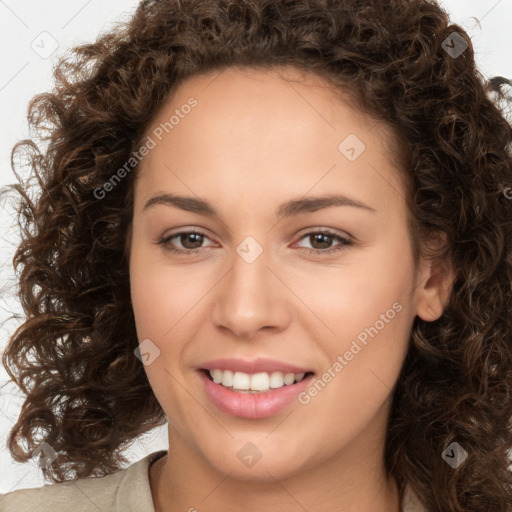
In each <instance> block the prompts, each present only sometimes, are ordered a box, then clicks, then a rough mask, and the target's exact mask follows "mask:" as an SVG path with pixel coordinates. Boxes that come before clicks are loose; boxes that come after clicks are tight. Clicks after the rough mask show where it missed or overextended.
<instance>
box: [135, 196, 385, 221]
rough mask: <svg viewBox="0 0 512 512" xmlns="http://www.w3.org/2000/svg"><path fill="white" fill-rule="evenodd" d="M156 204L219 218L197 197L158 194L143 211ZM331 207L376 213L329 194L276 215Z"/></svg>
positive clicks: (292, 202)
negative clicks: (351, 208) (343, 207)
mask: <svg viewBox="0 0 512 512" xmlns="http://www.w3.org/2000/svg"><path fill="white" fill-rule="evenodd" d="M157 204H163V205H169V206H174V207H176V208H179V209H181V210H185V211H187V212H192V213H197V214H199V215H207V216H209V217H219V215H218V213H217V210H216V209H215V208H214V207H213V205H212V204H211V203H210V202H208V201H207V200H206V199H202V198H198V197H190V196H180V195H176V194H170V193H166V194H158V195H156V196H154V197H151V198H150V199H148V201H147V202H146V204H145V205H144V207H143V210H146V209H147V208H149V207H151V206H154V205H157ZM331 206H353V207H356V208H360V209H362V210H367V211H370V212H374V213H375V212H376V211H377V210H375V208H372V207H371V206H368V205H367V204H364V203H362V202H361V201H356V200H355V199H351V198H350V197H347V196H344V195H341V194H329V195H322V196H316V197H305V198H299V199H291V200H289V201H286V202H285V203H283V204H282V205H281V206H280V207H279V208H278V210H277V212H276V213H277V218H278V219H283V218H285V217H292V216H295V215H300V214H302V213H311V212H316V211H317V210H322V209H324V208H329V207H331Z"/></svg>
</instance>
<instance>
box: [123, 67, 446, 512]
mask: <svg viewBox="0 0 512 512" xmlns="http://www.w3.org/2000/svg"><path fill="white" fill-rule="evenodd" d="M284 78H288V79H293V80H294V81H293V82H288V81H287V80H285V79H284ZM190 97H194V98H195V99H196V100H197V102H198V104H197V106H196V107H195V108H193V109H192V110H191V112H190V113H189V114H188V115H186V116H184V117H183V119H180V122H179V124H178V125H176V126H175V127H174V129H173V130H172V131H170V132H169V134H167V135H165V133H164V135H165V136H164V137H163V138H162V140H161V141H159V142H158V144H157V145H156V147H155V148H153V149H152V150H151V151H150V152H149V154H148V155H147V156H146V157H145V158H144V160H143V162H142V165H141V168H140V174H139V175H138V176H137V181H136V184H135V189H134V215H133V224H132V229H131V233H130V245H129V255H130V276H131V294H132V302H133V309H134V314H135V319H136V326H137V334H138V338H139V340H140V341H142V340H144V339H147V338H149V339H150V340H151V341H152V342H153V343H154V344H155V345H156V346H157V347H158V348H159V350H160V355H159V356H158V357H157V358H156V359H155V360H154V361H153V362H152V363H151V364H150V365H147V366H145V370H146V372H147V376H148V378H149V381H150V384H151V386H152V388H153V390H154V392H155V395H156V397H157V398H158V400H159V402H160V404H161V406H162V408H163V410H164V411H165V413H166V415H167V417H168V418H169V445H170V447H171V453H170V454H168V455H167V456H164V457H163V458H161V459H159V460H158V461H157V462H155V463H154V464H153V465H152V466H151V467H150V471H149V477H150V485H151V491H152V495H153V500H154V503H155V509H156V511H157V512H170V511H173V512H174V511H176V512H177V511H186V510H194V509H197V510H198V511H200V512H207V511H208V512H210V511H211V512H213V511H218V510H223V511H239V510H242V509H243V510H245V511H248V512H256V511H262V510H280V511H281V512H292V511H294V512H296V511H297V510H299V509H300V507H303V509H306V510H308V511H309V512H320V511H327V510H339V511H342V510H343V511H361V512H362V511H368V512H369V511H374V510H381V511H389V512H398V511H399V495H398V492H397V488H396V484H395V482H394V481H393V480H392V479H387V478H386V476H385V472H384V440H385V435H386V422H387V419H388V416H389V411H390V406H391V398H392V395H391V393H392V389H393V386H394V385H395V383H396V381H397V378H398V375H399V372H400V369H401V367H402V364H403V361H404V358H405V355H406V351H407V346H408V341H409V336H410V331H411V327H412V323H413V321H414V318H415V316H416V315H418V316H420V317H421V318H422V319H424V320H426V321H433V320H436V319H437V318H439V316H440V315H441V314H442V312H443V308H444V306H445V305H446V303H447V299H448V295H449V285H450V282H451V273H450V272H447V271H446V266H444V267H441V266H440V265H434V264H432V263H430V262H429V261H427V260H422V261H421V262H420V264H419V265H418V266H415V265H414V260H413V256H412V249H411V238H410V234H409V232H408V230H407V225H406V205H405V199H404V194H405V192H404V188H403V186H402V184H401V181H400V178H399V172H398V170H397V169H396V168H395V167H394V164H393V163H392V158H391V155H390V151H389V147H388V145H387V144H386V142H385V141H386V139H385V137H384V134H385V133H387V132H386V130H387V127H386V126H384V125H382V124H380V123H377V122H376V121H375V120H373V119H371V118H370V117H367V116H366V115H363V114H362V113H361V112H359V111H356V110H354V109H352V108H351V107H349V106H348V104H347V103H346V102H345V101H344V100H343V99H342V97H341V96H340V95H339V94H338V95H337V96H335V93H334V92H333V89H332V87H331V86H329V84H327V83H326V82H325V81H324V80H323V79H322V78H320V77H318V76H315V75H309V74H304V73H302V72H299V71H298V70H294V69H293V68H278V69H276V70H273V71H270V70H262V69H250V70H249V69H234V68H228V69H226V70H223V71H221V72H219V71H216V72H210V73H207V74H203V75H196V76H194V77H192V78H189V79H188V80H186V81H185V82H184V83H182V84H181V85H180V86H179V87H178V88H177V89H176V91H175V93H174V94H173V95H172V96H171V97H169V98H168V99H167V101H166V102H165V104H164V105H163V107H162V108H161V110H160V111H159V113H158V115H157V116H156V117H155V118H154V120H153V122H152V123H151V126H150V128H149V129H148V130H147V134H151V131H152V130H153V129H154V128H155V127H157V126H158V125H159V124H160V123H161V122H165V121H167V120H168V119H169V117H170V116H171V115H173V113H174V111H175V109H179V108H180V107H181V106H182V105H184V104H186V103H187V100H188V99H189V98H190ZM349 134H356V135H357V137H358V138H359V139H360V140H361V141H363V142H364V144H365V146H366V149H365V150H364V151H363V152H362V153H361V154H360V156H359V157H358V158H357V159H356V160H354V161H349V160H348V159H347V158H346V157H345V156H344V155H343V154H342V153H341V152H340V151H339V150H338V145H339V144H340V142H342V141H343V140H344V139H345V138H346V137H347V136H348V135H349ZM376 171H378V172H376ZM162 193H175V194H182V195H187V196H193V197H195V196H197V197H201V198H205V199H207V200H208V201H209V202H211V203H212V204H213V206H214V207H215V209H216V210H217V211H218V213H219V217H218V218H217V217H210V216H205V215H201V214H198V213H192V212H187V211H183V210H181V209H179V208H176V207H174V206H171V205H168V204H156V205H153V206H151V207H148V208H144V205H145V204H146V202H147V201H148V200H149V199H150V198H152V197H153V196H155V195H158V194H162ZM329 193H339V194H344V195H346V196H349V197H351V198H354V199H356V200H358V201H361V202H363V203H365V204H366V205H369V206H371V207H372V208H374V209H375V211H367V210H365V209H362V208H356V207H351V206H331V207H329V208H324V209H321V210H317V211H314V212H308V213H302V214H300V215H297V216H294V217H289V218H284V219H282V220H280V221H278V219H277V216H276V211H277V208H278V207H279V206H280V205H281V204H282V203H283V202H285V201H287V200H290V199H295V198H302V197H303V196H319V195H323V194H329ZM192 228H194V229H196V230H199V231H201V232H202V233H204V234H205V237H204V238H202V239H201V238H200V239H199V241H197V242H196V243H195V245H194V239H190V238H188V237H181V238H180V237H175V238H174V239H172V242H173V243H174V247H178V248H181V249H183V250H188V251H189V253H188V254H187V255H182V256H179V255H176V254H173V253H172V252H169V251H166V250H165V247H164V246H163V245H159V244H158V243H157V242H158V241H159V240H161V239H162V238H163V237H164V236H167V237H168V236H170V235H172V234H176V233H179V232H180V231H185V232H186V231H187V230H188V231H190V230H191V229H192ZM325 229H329V230H330V231H331V232H334V233H335V235H339V236H342V237H345V238H348V239H349V240H352V241H353V244H352V245H348V246H345V247H344V249H343V250H342V251H340V252H337V253H332V254H322V253H321V252H319V254H318V255H312V254H309V253H308V252H307V248H310V249H311V248H312V249H318V250H319V251H321V250H323V251H324V252H325V250H328V249H329V248H333V247H336V246H340V245H342V242H340V241H339V240H338V239H336V238H335V237H334V238H330V239H329V238H327V239H326V241H325V243H323V244H322V241H320V242H318V241H317V242H315V238H314V237H312V236H306V235H307V234H310V233H311V232H313V233H318V231H321V230H325ZM247 236H251V237H253V238H254V239H255V240H256V241H257V242H258V244H259V245H260V246H261V247H262V248H263V253H262V254H261V255H260V256H259V257H258V258H257V259H256V260H255V261H254V262H252V263H250V264H249V263H247V262H246V261H245V260H244V259H243V258H242V257H240V256H239V255H238V253H237V252H236V248H237V246H238V245H239V244H240V243H241V242H242V241H243V240H244V239H245V238H246V237H247ZM201 241H202V242H201ZM172 242H168V246H170V245H172ZM199 246H201V247H203V248H204V249H203V252H201V253H198V252H197V249H194V247H199ZM194 251H196V252H195V253H194ZM395 302H398V303H400V305H401V306H402V309H401V311H400V312H399V313H396V315H395V316H394V318H393V319H392V320H389V321H388V322H387V323H385V327H384V328H382V329H380V330H379V332H378V334H377V335H376V336H374V337H373V338H369V339H368V343H367V345H366V346H364V348H363V349H362V350H361V351H360V352H359V353H357V355H355V356H354V357H353V359H352V360H351V361H349V362H348V364H347V365H346V366H345V367H344V368H343V370H342V371H341V372H339V373H337V374H336V377H335V378H332V380H331V381H330V382H329V383H328V385H326V386H325V388H324V389H323V390H322V391H321V392H320V393H318V394H317V396H315V397H314V398H312V399H311V401H310V402H309V403H308V404H307V405H302V404H300V403H298V402H297V401H294V402H293V403H292V405H290V406H288V407H287V408H285V409H284V410H283V411H281V412H279V413H278V414H276V415H274V416H271V417H269V418H263V419H257V420H251V419H244V418H237V417H234V416H231V415H228V414H226V413H224V412H221V411H220V410H219V409H217V408H216V406H215V405H214V404H213V403H211V401H210V400H209V399H208V397H207V396H206V394H205V393H204V391H203V388H202V386H201V383H200V381H199V380H198V377H197V373H196V368H197V367H198V366H200V364H201V363H202V362H204V361H207V360H209V359H214V358H217V357H239V358H245V359H254V358H256V357H269V358H274V359H278V360H283V361H288V362H290V363H292V364H296V365H299V366H303V367H307V368H312V369H313V370H314V372H315V373H316V375H317V376H321V375H322V374H323V373H324V372H325V371H326V370H327V369H328V368H329V367H332V365H333V363H334V362H335V361H336V360H337V358H338V356H339V355H343V354H344V353H345V352H346V351H347V350H348V349H349V347H350V345H351V343H352V341H353V340H355V339H356V337H357V335H358V334H359V333H361V332H362V331H364V329H365V327H370V326H372V325H374V324H375V322H376V321H377V320H379V318H381V316H380V315H381V314H384V313H386V311H387V310H389V309H390V308H391V307H392V305H393V303H395ZM247 442H251V443H253V444H254V445H256V446H257V448H258V450H259V451H260V452H261V454H262V457H261V459H260V460H259V461H258V462H257V463H256V464H255V465H254V466H252V467H250V468H248V467H246V466H245V465H244V464H242V463H241V462H240V460H239V459H238V457H237V452H238V451H239V450H240V449H241V448H242V447H243V446H244V445H245V444H246V443H247Z"/></svg>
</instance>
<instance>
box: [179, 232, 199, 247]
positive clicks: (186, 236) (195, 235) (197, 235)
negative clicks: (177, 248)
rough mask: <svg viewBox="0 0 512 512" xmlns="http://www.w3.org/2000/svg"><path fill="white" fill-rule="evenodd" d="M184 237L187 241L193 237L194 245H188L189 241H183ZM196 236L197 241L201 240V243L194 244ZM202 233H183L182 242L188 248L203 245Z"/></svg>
mask: <svg viewBox="0 0 512 512" xmlns="http://www.w3.org/2000/svg"><path fill="white" fill-rule="evenodd" d="M183 237H184V238H185V240H186V242H187V243H188V241H189V240H190V239H192V247H189V246H187V243H183ZM194 237H197V238H196V242H199V244H196V245H194V242H193V238H194ZM201 237H202V235H201V234H199V233H188V234H186V235H182V244H183V246H184V247H186V248H187V249H196V248H197V247H201V243H202V239H201Z"/></svg>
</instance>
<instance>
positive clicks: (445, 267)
mask: <svg viewBox="0 0 512 512" xmlns="http://www.w3.org/2000/svg"><path fill="white" fill-rule="evenodd" d="M444 240H445V236H444V233H443V234H442V235H440V236H436V237H435V242H434V243H433V244H432V243H430V245H429V248H433V249H434V252H435V250H436V249H438V247H439V246H440V244H442V243H443V242H444ZM429 252H430V251H429ZM454 277H455V276H454V272H453V267H452V263H451V261H450V260H449V259H448V257H446V258H445V259H443V260H441V259H439V258H426V257H424V258H422V259H421V260H420V263H419V270H418V278H417V281H416V314H417V315H418V316H419V317H420V318H421V319H422V320H425V321H426V322H433V321H434V320H437V319H438V318H439V317H441V316H442V314H443V312H444V309H445V307H446V306H447V304H448V301H449V298H450V294H451V291H452V286H453V281H454Z"/></svg>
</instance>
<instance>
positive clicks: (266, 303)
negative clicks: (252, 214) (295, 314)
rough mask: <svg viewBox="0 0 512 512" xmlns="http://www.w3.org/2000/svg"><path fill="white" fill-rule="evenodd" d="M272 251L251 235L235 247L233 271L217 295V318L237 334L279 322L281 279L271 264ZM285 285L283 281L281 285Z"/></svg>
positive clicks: (215, 319)
mask: <svg viewBox="0 0 512 512" xmlns="http://www.w3.org/2000/svg"><path fill="white" fill-rule="evenodd" d="M270 260H271V251H270V250H269V249H266V248H265V247H264V246H263V243H260V242H258V241H257V240H256V238H255V237H252V236H247V237H246V238H244V239H243V240H242V242H240V243H239V244H238V245H237V246H236V247H235V254H234V255H233V258H232V268H231V271H230V272H229V273H228V274H227V275H226V276H225V278H224V280H223V284H222V286H221V291H220V293H219V294H218V296H217V304H216V307H215V315H214V321H215V323H216V324H217V325H223V326H224V327H227V328H229V329H230V330H231V331H233V332H234V333H235V334H236V335H237V336H240V337H244V336H245V337H247V336H250V335H252V333H254V332H255V331H257V330H258V329H260V328H261V327H270V326H277V325H279V324H278V322H279V321H282V318H281V319H280V318H279V316H280V312H279V309H278V307H277V304H278V303H281V304H282V301H280V300H279V298H278V294H279V293H280V292H279V280H278V279H276V277H275V276H274V274H273V272H272V271H271V270H270V269H269V268H268V267H269V266H271V261H270ZM281 288H282V285H281Z"/></svg>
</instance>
